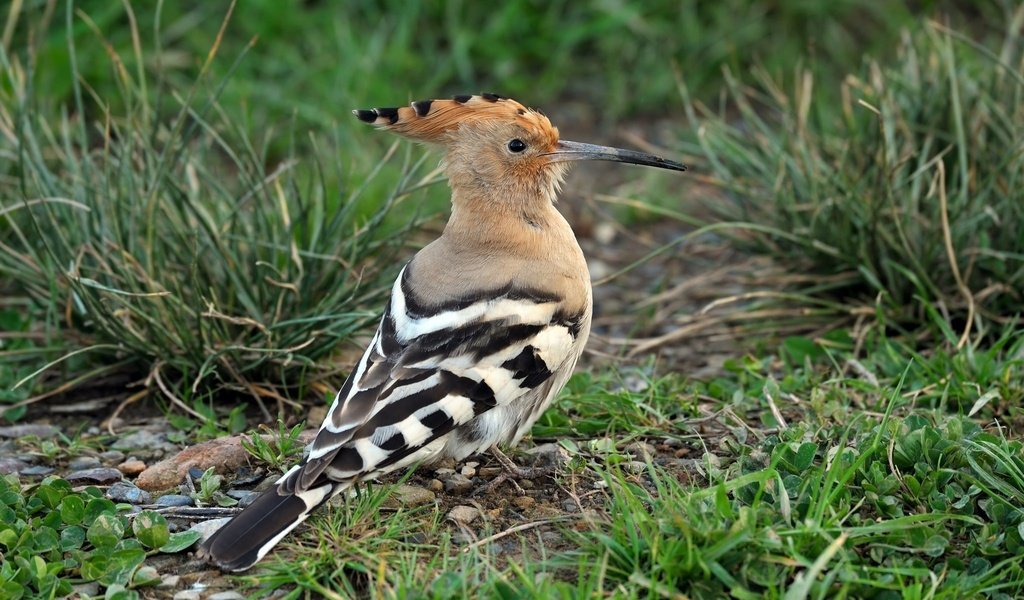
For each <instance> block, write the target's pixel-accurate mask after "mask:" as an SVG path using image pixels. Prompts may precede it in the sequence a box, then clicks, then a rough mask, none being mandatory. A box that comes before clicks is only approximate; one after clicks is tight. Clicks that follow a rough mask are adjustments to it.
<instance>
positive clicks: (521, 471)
mask: <svg viewBox="0 0 1024 600" xmlns="http://www.w3.org/2000/svg"><path fill="white" fill-rule="evenodd" d="M490 453H491V456H493V457H494V458H495V459H496V460H497V461H498V463H499V464H500V465H501V469H502V471H501V473H499V474H498V476H497V477H495V478H494V479H492V480H490V481H488V482H487V483H485V484H484V485H482V486H480V487H478V488H477V489H476V490H474V491H473V493H472V494H471V495H472V496H479V495H481V494H489V493H491V492H493V491H494V490H495V489H497V488H498V486H500V485H501V484H502V483H505V482H506V481H510V482H512V485H513V486H515V488H516V492H517V493H518V494H519V495H520V496H525V495H526V490H524V489H523V488H522V487H520V486H519V483H518V482H517V481H516V479H533V478H535V477H540V476H541V475H550V474H551V469H549V468H543V467H520V466H519V465H517V464H516V463H514V462H512V459H511V458H509V457H508V456H506V455H505V453H504V452H502V451H501V450H500V449H499V448H498V445H497V444H495V445H493V446H491V448H490Z"/></svg>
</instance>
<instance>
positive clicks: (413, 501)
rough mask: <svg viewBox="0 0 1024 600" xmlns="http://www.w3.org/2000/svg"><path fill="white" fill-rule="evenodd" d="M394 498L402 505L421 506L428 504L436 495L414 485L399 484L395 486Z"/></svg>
mask: <svg viewBox="0 0 1024 600" xmlns="http://www.w3.org/2000/svg"><path fill="white" fill-rule="evenodd" d="M393 497H394V499H395V500H397V501H398V503H399V504H401V505H402V506H423V505H424V504H430V503H431V502H433V501H434V500H435V499H436V498H437V496H435V495H434V492H432V491H430V490H428V489H425V488H421V487H419V486H416V485H400V486H398V487H397V488H395V492H394V496H393Z"/></svg>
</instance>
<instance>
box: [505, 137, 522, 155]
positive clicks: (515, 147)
mask: <svg viewBox="0 0 1024 600" xmlns="http://www.w3.org/2000/svg"><path fill="white" fill-rule="evenodd" d="M508 149H509V151H510V152H522V151H523V150H526V142H524V141H523V140H521V139H519V138H516V139H514V140H512V141H511V142H509V143H508Z"/></svg>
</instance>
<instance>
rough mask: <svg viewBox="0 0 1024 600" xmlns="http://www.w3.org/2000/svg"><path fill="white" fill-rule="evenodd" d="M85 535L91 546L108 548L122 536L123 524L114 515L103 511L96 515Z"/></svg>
mask: <svg viewBox="0 0 1024 600" xmlns="http://www.w3.org/2000/svg"><path fill="white" fill-rule="evenodd" d="M85 536H86V538H88V540H89V542H90V543H91V544H92V545H93V546H96V547H97V548H109V547H112V546H113V545H114V544H116V543H117V542H118V541H119V540H120V539H121V538H122V537H124V524H123V523H122V522H121V519H119V518H118V517H117V516H116V515H112V514H109V513H104V514H101V515H100V516H98V517H96V520H95V521H93V523H92V525H90V526H89V531H88V532H87V533H86V534H85Z"/></svg>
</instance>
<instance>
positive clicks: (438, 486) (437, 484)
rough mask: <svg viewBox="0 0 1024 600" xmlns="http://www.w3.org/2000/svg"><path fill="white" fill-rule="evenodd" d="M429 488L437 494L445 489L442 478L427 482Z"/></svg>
mask: <svg viewBox="0 0 1024 600" xmlns="http://www.w3.org/2000/svg"><path fill="white" fill-rule="evenodd" d="M427 489H428V490H430V491H432V492H434V493H435V494H436V493H438V492H440V491H442V490H444V484H443V483H441V480H440V479H431V480H430V481H429V482H427Z"/></svg>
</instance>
